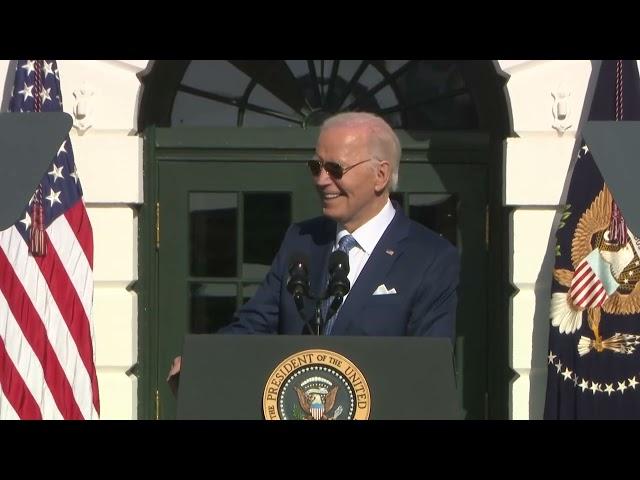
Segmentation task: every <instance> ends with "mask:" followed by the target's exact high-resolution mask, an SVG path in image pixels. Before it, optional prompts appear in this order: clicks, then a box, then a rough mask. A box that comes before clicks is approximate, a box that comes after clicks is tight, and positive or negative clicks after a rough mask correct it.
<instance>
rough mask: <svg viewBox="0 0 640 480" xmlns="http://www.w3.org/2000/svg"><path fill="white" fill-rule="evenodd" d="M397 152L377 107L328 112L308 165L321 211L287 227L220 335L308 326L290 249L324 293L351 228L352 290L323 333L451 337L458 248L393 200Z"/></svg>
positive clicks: (297, 330) (308, 310)
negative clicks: (296, 295) (294, 288)
mask: <svg viewBox="0 0 640 480" xmlns="http://www.w3.org/2000/svg"><path fill="white" fill-rule="evenodd" d="M400 153H401V148H400V142H399V140H398V137H397V136H396V134H395V133H394V132H393V130H392V129H391V127H389V125H388V124H387V123H386V122H385V121H384V120H382V119H381V118H379V117H377V116H375V115H373V114H370V113H355V112H352V113H343V114H338V115H336V116H334V117H331V118H329V119H327V120H326V121H325V123H324V124H323V126H322V128H321V130H320V136H319V138H318V143H317V146H316V155H315V158H314V160H312V161H310V162H309V168H310V171H311V175H312V177H313V181H314V183H315V187H316V189H317V191H318V194H319V196H320V201H321V203H322V213H323V216H322V217H318V218H314V219H311V220H307V221H305V222H302V223H299V224H294V225H292V226H291V227H290V228H289V230H288V231H287V234H286V235H285V238H284V240H283V242H282V245H281V247H280V251H279V252H278V254H277V256H276V258H275V260H274V262H273V264H272V266H271V269H270V271H269V273H268V274H267V276H266V278H265V281H264V283H263V284H262V286H261V287H260V289H259V290H258V291H257V293H256V294H255V295H254V297H253V298H252V299H251V300H250V301H249V302H248V303H246V304H245V305H244V306H243V307H241V308H240V309H239V311H238V312H237V313H236V315H235V320H234V321H233V322H232V323H231V324H230V325H228V326H227V327H224V328H223V329H221V330H220V332H221V333H280V334H301V333H303V331H305V330H306V328H305V324H304V322H303V320H302V319H301V318H300V315H299V314H298V311H297V309H296V306H295V303H294V301H293V298H292V295H291V293H289V291H288V290H287V279H288V276H289V266H290V263H291V258H292V255H293V254H295V253H298V252H300V253H302V254H304V255H305V256H306V257H307V258H308V259H309V264H308V270H309V274H310V284H311V292H313V293H316V294H318V293H320V292H323V291H324V289H325V288H326V286H327V277H328V274H327V273H326V272H327V264H328V259H329V256H330V254H331V252H332V251H335V250H336V249H338V248H339V246H340V241H341V240H342V239H343V238H344V237H345V236H349V235H350V236H351V237H352V238H351V239H349V240H348V241H349V244H350V245H349V246H350V247H351V248H349V251H348V257H349V265H350V272H349V276H348V278H349V281H350V283H351V290H350V291H349V293H348V294H347V295H346V296H345V298H344V302H343V304H342V306H341V307H340V309H339V310H338V313H337V314H336V315H335V316H333V317H332V318H331V319H329V321H328V322H327V324H326V325H325V326H324V328H323V330H324V333H325V334H331V335H396V336H401V335H425V336H435V337H449V338H451V340H452V342H453V340H454V335H455V312H456V303H457V298H456V288H457V285H458V271H459V256H458V252H457V250H456V249H455V248H454V247H453V246H452V245H451V244H450V243H449V242H448V241H447V240H445V239H443V238H441V237H440V236H439V235H437V234H435V233H434V232H432V231H431V230H429V229H427V228H425V227H423V226H422V225H419V224H417V223H415V222H413V221H412V220H410V219H408V218H407V217H406V216H405V215H404V213H403V211H402V209H401V208H400V207H399V205H394V204H393V203H392V202H391V201H390V199H389V192H390V191H392V190H393V189H395V187H396V185H397V183H398V167H399V162H400ZM346 240H347V239H345V240H343V242H342V243H343V244H344V243H345V241H346ZM343 250H344V249H343ZM313 312H314V305H313V302H310V301H308V302H306V307H305V312H304V315H305V318H307V319H310V318H313Z"/></svg>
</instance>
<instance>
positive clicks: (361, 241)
mask: <svg viewBox="0 0 640 480" xmlns="http://www.w3.org/2000/svg"><path fill="white" fill-rule="evenodd" d="M395 214H396V210H395V208H393V205H392V204H391V200H387V203H386V205H385V206H384V207H382V210H380V212H379V213H378V214H377V215H376V216H375V217H373V218H372V219H371V220H369V221H368V222H367V223H365V224H364V225H362V226H360V227H359V228H358V229H356V230H355V231H353V232H352V233H351V235H352V236H353V238H355V240H356V242H358V245H356V246H355V247H353V248H352V249H351V251H350V252H349V275H348V277H347V278H348V279H349V282H351V288H353V286H354V285H355V283H356V280H357V279H358V275H360V272H361V271H362V269H363V268H364V266H365V264H366V263H367V261H368V260H369V257H370V256H371V252H373V249H374V248H376V245H377V244H378V242H379V241H380V237H382V234H383V233H384V232H385V230H386V229H387V227H388V226H389V224H390V223H391V220H393V216H394V215H395ZM345 235H349V232H348V231H347V230H346V229H345V228H344V226H343V225H340V224H338V228H337V233H336V240H335V243H334V244H333V251H336V250H337V249H338V242H340V239H341V238H342V237H344V236H345ZM348 296H349V294H347V295H346V296H345V297H344V300H345V301H346V299H347V297H348Z"/></svg>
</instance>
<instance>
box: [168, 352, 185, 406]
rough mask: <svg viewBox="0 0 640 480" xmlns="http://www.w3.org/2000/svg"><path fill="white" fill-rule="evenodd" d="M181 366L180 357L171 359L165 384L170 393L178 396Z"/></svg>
mask: <svg viewBox="0 0 640 480" xmlns="http://www.w3.org/2000/svg"><path fill="white" fill-rule="evenodd" d="M181 364H182V357H176V358H174V359H173V363H172V364H171V368H170V369H169V375H167V383H168V384H169V388H170V389H171V392H172V393H173V394H174V395H175V396H176V397H177V396H178V385H179V383H180V366H181Z"/></svg>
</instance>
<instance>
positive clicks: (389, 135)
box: [320, 112, 402, 192]
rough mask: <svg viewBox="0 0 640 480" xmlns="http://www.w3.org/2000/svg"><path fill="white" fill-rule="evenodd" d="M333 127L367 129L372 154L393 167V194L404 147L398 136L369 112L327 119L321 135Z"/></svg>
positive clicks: (351, 113)
mask: <svg viewBox="0 0 640 480" xmlns="http://www.w3.org/2000/svg"><path fill="white" fill-rule="evenodd" d="M332 127H365V128H366V131H367V132H368V133H369V138H368V140H369V144H370V148H371V154H372V156H374V157H375V158H376V159H377V160H378V161H383V160H387V161H388V162H389V163H390V165H391V172H392V173H391V180H390V181H389V190H391V191H392V192H393V191H394V190H395V189H396V188H397V186H398V170H399V168H400V156H401V154H402V147H401V146H400V140H399V139H398V136H397V135H396V133H395V132H394V131H393V129H392V128H391V127H390V126H389V124H388V123H387V122H385V121H384V120H383V119H382V118H381V117H379V116H377V115H374V114H373V113H368V112H345V113H338V114H337V115H334V116H332V117H329V118H327V119H326V120H325V121H324V123H323V124H322V127H321V128H320V133H322V132H323V131H324V130H325V129H327V128H332Z"/></svg>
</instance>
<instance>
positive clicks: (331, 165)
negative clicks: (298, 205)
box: [307, 158, 373, 180]
mask: <svg viewBox="0 0 640 480" xmlns="http://www.w3.org/2000/svg"><path fill="white" fill-rule="evenodd" d="M369 160H373V159H372V158H367V159H366V160H362V161H361V162H358V163H354V164H353V165H350V166H348V167H347V168H344V167H343V166H342V165H340V164H339V163H337V162H325V161H324V160H309V161H308V162H307V165H309V170H311V175H313V176H314V177H317V176H318V175H320V172H321V171H322V169H323V168H324V171H325V172H327V173H328V174H329V176H330V177H331V178H334V179H336V180H340V179H341V178H342V176H343V175H344V174H345V173H347V172H348V171H349V170H351V169H352V168H354V167H357V166H358V165H360V164H362V163H365V162H368V161H369Z"/></svg>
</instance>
